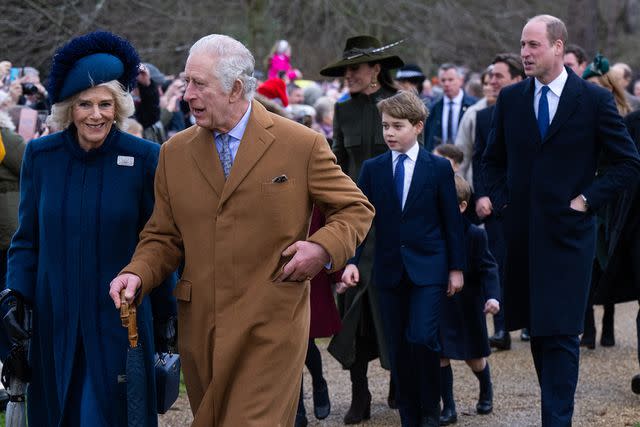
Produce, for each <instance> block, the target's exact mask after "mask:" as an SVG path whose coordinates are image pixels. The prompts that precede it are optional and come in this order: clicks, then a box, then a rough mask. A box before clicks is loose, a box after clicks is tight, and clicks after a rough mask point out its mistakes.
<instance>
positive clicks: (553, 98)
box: [533, 67, 569, 123]
mask: <svg viewBox="0 0 640 427" xmlns="http://www.w3.org/2000/svg"><path fill="white" fill-rule="evenodd" d="M567 77H569V74H568V73H567V70H566V69H565V68H564V67H562V72H561V73H560V75H559V76H558V77H556V78H555V80H553V81H552V82H551V83H549V84H548V85H547V86H549V91H547V101H548V103H549V123H551V122H552V121H553V116H555V115H556V111H558V103H560V95H562V90H563V89H564V85H565V83H567ZM534 82H535V93H534V95H533V111H534V112H535V113H536V118H538V103H539V102H540V94H541V93H542V86H544V85H543V84H542V83H540V81H539V80H538V79H535V80H534Z"/></svg>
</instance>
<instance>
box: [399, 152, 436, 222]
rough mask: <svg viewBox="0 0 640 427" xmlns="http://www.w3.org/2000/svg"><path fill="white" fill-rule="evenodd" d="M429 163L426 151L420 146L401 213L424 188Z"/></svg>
mask: <svg viewBox="0 0 640 427" xmlns="http://www.w3.org/2000/svg"><path fill="white" fill-rule="evenodd" d="M429 163H430V161H429V156H427V152H426V151H425V150H424V149H422V148H421V149H420V151H418V158H417V159H416V166H415V168H414V169H413V177H412V178H411V185H409V194H407V201H406V202H405V203H404V209H403V210H402V213H403V214H404V213H405V212H407V211H408V210H409V209H410V208H411V205H412V204H413V203H414V202H415V201H416V199H417V198H418V196H419V195H420V193H421V192H422V190H423V189H424V186H425V184H426V182H427V177H428V176H429V173H430V168H429V166H430V165H429Z"/></svg>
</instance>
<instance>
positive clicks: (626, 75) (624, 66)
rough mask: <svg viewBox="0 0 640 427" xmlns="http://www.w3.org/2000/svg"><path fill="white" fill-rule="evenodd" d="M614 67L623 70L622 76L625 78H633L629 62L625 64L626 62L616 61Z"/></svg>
mask: <svg viewBox="0 0 640 427" xmlns="http://www.w3.org/2000/svg"><path fill="white" fill-rule="evenodd" d="M612 68H616V69H619V70H621V71H622V78H624V79H625V80H631V75H632V71H631V67H629V65H628V64H625V63H624V62H616V63H615V64H613V67H612Z"/></svg>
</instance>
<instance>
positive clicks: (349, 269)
mask: <svg viewBox="0 0 640 427" xmlns="http://www.w3.org/2000/svg"><path fill="white" fill-rule="evenodd" d="M359 281H360V271H359V270H358V266H357V265H355V264H347V266H346V267H345V268H344V273H342V282H343V283H344V284H345V285H347V286H356V285H357V284H358V282H359Z"/></svg>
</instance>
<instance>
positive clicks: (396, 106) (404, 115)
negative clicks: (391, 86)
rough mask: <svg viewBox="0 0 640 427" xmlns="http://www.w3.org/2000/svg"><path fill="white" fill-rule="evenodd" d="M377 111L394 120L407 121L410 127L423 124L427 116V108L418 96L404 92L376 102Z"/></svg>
mask: <svg viewBox="0 0 640 427" xmlns="http://www.w3.org/2000/svg"><path fill="white" fill-rule="evenodd" d="M378 111H380V114H383V113H384V114H388V115H390V116H391V117H394V118H396V119H407V120H409V123H411V124H412V125H416V124H418V122H422V123H424V121H425V120H426V119H427V115H428V112H427V108H426V107H425V106H424V102H422V100H421V99H420V98H418V95H416V94H415V93H413V92H409V91H406V90H401V91H399V92H398V93H396V94H395V95H393V96H390V97H389V98H386V99H383V100H382V101H380V102H378Z"/></svg>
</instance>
